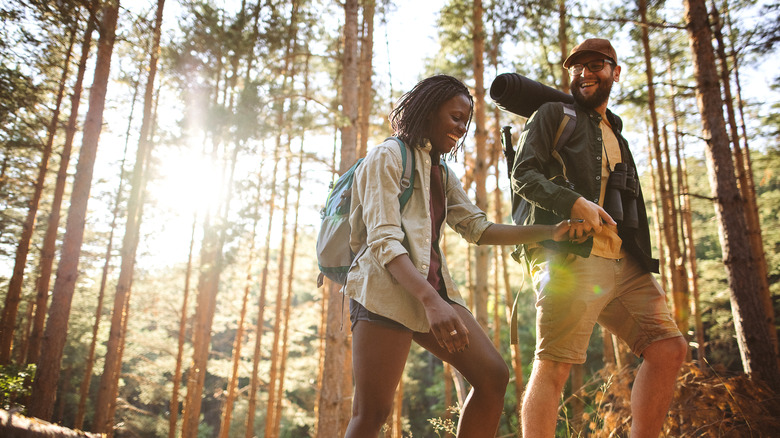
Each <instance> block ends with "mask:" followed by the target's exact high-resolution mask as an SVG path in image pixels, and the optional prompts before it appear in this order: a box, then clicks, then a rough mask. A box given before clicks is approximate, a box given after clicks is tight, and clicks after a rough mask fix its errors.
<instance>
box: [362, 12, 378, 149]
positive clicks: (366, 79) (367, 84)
mask: <svg viewBox="0 0 780 438" xmlns="http://www.w3.org/2000/svg"><path fill="white" fill-rule="evenodd" d="M362 1H363V26H362V27H363V31H362V34H361V38H360V65H359V75H360V90H359V91H358V93H359V99H358V151H357V156H358V157H365V156H366V152H367V151H368V136H369V126H370V125H371V123H370V118H371V108H372V105H371V97H372V95H373V94H374V93H373V91H374V90H373V88H372V83H373V81H372V76H373V73H374V68H373V66H372V59H373V56H374V11H375V10H376V0H362Z"/></svg>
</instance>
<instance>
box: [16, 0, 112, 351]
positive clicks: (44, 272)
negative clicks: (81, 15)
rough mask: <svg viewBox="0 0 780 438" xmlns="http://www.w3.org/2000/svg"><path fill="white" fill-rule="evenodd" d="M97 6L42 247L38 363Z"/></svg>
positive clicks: (35, 338)
mask: <svg viewBox="0 0 780 438" xmlns="http://www.w3.org/2000/svg"><path fill="white" fill-rule="evenodd" d="M96 7H97V0H93V1H92V2H90V4H89V9H90V13H89V15H88V17H87V25H86V30H85V31H84V36H83V37H82V40H81V57H80V59H79V64H78V70H77V72H76V81H75V83H74V85H73V89H72V93H71V97H70V116H69V117H68V122H67V124H66V126H65V143H64V145H63V146H62V151H61V152H60V164H59V169H57V179H56V181H55V183H54V196H53V199H52V201H51V210H50V211H49V217H48V219H47V222H46V234H45V235H44V237H43V245H42V247H41V256H40V257H41V259H40V263H39V265H38V278H37V280H36V282H35V291H36V295H35V315H34V316H33V327H32V333H31V335H30V340H29V345H28V348H27V363H36V362H37V361H38V355H39V354H40V351H41V342H42V339H43V331H44V327H45V323H46V313H47V312H46V310H47V307H48V306H47V304H48V301H49V284H50V281H51V273H52V268H53V265H54V255H55V254H54V253H55V247H56V245H57V234H58V233H57V232H58V230H59V225H60V212H61V209H62V199H63V198H64V196H65V186H66V185H67V179H68V167H69V164H70V155H71V151H72V149H73V138H74V137H75V135H76V131H77V128H76V124H77V121H78V117H79V107H80V106H81V94H82V90H83V84H84V75H85V73H86V71H87V60H88V59H89V52H90V48H91V46H92V33H93V32H94V31H95V27H96V26H97V22H96V18H95V16H94V15H93V14H92V13H91V12H92V11H94V10H95V9H96Z"/></svg>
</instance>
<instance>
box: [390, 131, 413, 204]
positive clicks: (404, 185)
mask: <svg viewBox="0 0 780 438" xmlns="http://www.w3.org/2000/svg"><path fill="white" fill-rule="evenodd" d="M390 139H392V140H395V141H396V142H397V143H398V147H400V148H401V164H402V165H403V167H404V174H403V176H402V177H401V189H402V190H403V191H402V192H401V196H399V197H398V201H399V202H400V203H401V210H403V209H404V207H405V206H406V203H407V202H409V198H411V197H412V191H414V164H415V163H414V151H413V150H411V148H410V147H409V146H408V145H407V144H406V143H404V141H403V140H401V139H400V138H398V137H388V138H386V139H385V140H390ZM409 156H411V159H409V158H408V157H409Z"/></svg>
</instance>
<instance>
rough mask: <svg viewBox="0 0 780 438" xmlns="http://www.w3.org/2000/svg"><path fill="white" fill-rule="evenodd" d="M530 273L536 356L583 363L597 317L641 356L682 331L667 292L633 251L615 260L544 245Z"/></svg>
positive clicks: (597, 320)
mask: <svg viewBox="0 0 780 438" xmlns="http://www.w3.org/2000/svg"><path fill="white" fill-rule="evenodd" d="M531 276H532V278H533V282H534V289H535V290H536V294H537V301H536V358H537V359H547V360H554V361H557V362H566V363H574V364H577V363H584V362H585V353H586V351H587V349H588V343H589V342H590V335H591V333H592V332H593V327H594V325H595V324H596V323H597V322H598V323H599V324H600V325H601V326H602V327H604V328H606V329H607V330H609V331H610V332H612V333H613V334H615V335H616V336H618V337H619V338H620V339H622V340H623V341H625V342H626V343H627V344H628V346H629V347H630V348H631V351H632V352H633V353H634V354H636V355H637V356H641V355H642V352H643V351H644V350H645V348H647V347H648V346H649V345H650V344H652V343H653V342H656V341H660V340H663V339H667V338H673V337H676V336H682V334H681V333H680V331H679V330H678V328H677V325H676V324H675V322H674V319H673V317H672V314H671V312H669V308H668V307H667V305H666V294H665V293H664V291H663V290H662V289H661V287H660V286H659V284H658V282H657V281H656V280H655V278H653V275H652V274H651V273H650V272H648V271H646V270H645V269H643V268H642V267H641V266H640V265H639V263H637V262H636V260H634V258H633V257H632V256H630V255H629V256H626V257H625V258H622V259H618V260H613V259H606V258H603V257H598V256H590V257H587V258H585V257H579V256H576V255H571V254H569V255H560V254H553V253H551V252H548V251H545V254H544V258H543V259H542V261H541V262H540V263H537V264H535V265H534V266H533V268H532V273H531Z"/></svg>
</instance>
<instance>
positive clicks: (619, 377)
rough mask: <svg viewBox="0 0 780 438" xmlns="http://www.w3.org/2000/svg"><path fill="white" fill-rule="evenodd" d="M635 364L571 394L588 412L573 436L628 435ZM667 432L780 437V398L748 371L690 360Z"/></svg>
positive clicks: (603, 374)
mask: <svg viewBox="0 0 780 438" xmlns="http://www.w3.org/2000/svg"><path fill="white" fill-rule="evenodd" d="M635 374H636V369H635V368H624V369H622V370H620V371H616V370H615V369H614V367H608V368H605V369H604V370H602V371H601V372H600V373H599V374H598V375H597V376H596V377H595V378H594V380H592V381H591V382H589V384H588V385H586V386H585V387H584V388H583V389H581V390H580V391H579V392H577V393H576V394H574V395H573V396H572V397H575V398H578V399H581V400H582V401H583V402H585V405H586V409H585V413H584V414H583V415H582V418H580V419H573V420H572V421H571V423H572V426H571V429H570V430H571V434H570V435H571V436H583V437H584V436H588V437H598V438H602V437H603V438H609V437H628V436H629V427H630V424H631V409H630V393H631V383H632V382H633V381H634V376H635ZM677 383H678V384H677V390H676V393H675V398H674V400H673V401H672V406H671V408H670V410H669V416H668V418H667V420H666V423H665V424H664V429H663V436H665V437H675V438H686V437H729V438H732V437H733V438H742V437H751V438H752V437H756V438H758V437H778V436H780V396H778V394H774V393H773V392H772V391H770V390H769V389H768V388H767V387H766V386H764V385H762V384H761V383H760V382H755V381H753V380H751V379H750V378H748V377H747V376H746V375H744V374H738V375H725V371H723V370H720V371H719V370H717V369H712V368H709V369H707V372H706V373H705V372H703V371H702V370H700V369H699V368H698V367H696V366H695V365H693V364H686V365H684V366H683V369H682V371H681V373H680V377H679V379H678V381H677Z"/></svg>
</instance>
